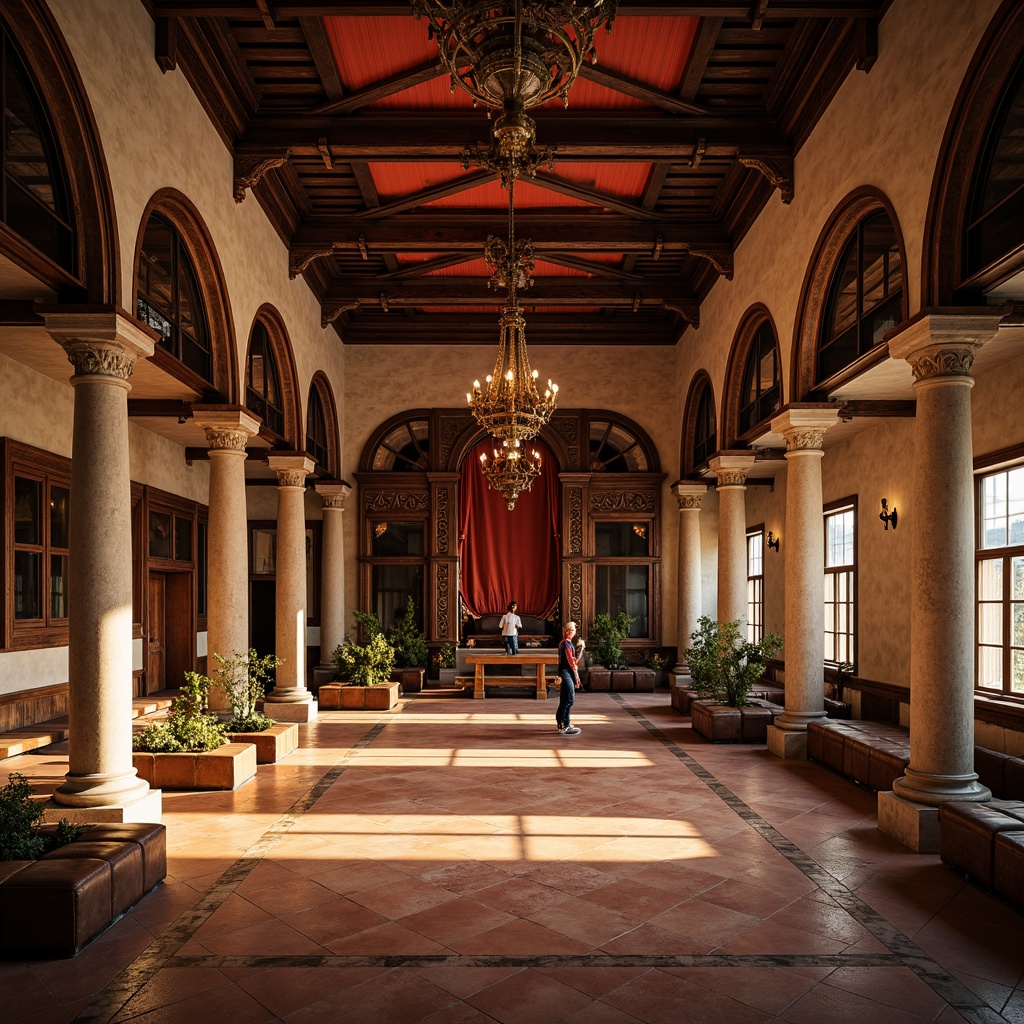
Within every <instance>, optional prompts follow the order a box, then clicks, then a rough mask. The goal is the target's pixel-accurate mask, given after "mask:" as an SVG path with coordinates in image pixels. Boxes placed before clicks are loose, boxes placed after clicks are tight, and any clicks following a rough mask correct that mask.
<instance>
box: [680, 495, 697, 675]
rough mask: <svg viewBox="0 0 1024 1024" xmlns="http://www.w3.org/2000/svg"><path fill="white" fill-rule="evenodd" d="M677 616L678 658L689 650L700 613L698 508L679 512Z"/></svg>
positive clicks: (682, 509)
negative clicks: (691, 636)
mask: <svg viewBox="0 0 1024 1024" xmlns="http://www.w3.org/2000/svg"><path fill="white" fill-rule="evenodd" d="M677 589H678V605H679V607H678V614H677V624H676V644H677V646H678V648H679V656H680V659H681V658H682V655H683V651H685V650H686V648H687V647H689V646H690V634H691V633H693V632H695V631H696V629H697V621H698V619H700V612H701V559H700V508H681V509H680V510H679V565H678V588H677Z"/></svg>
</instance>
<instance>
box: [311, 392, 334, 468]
mask: <svg viewBox="0 0 1024 1024" xmlns="http://www.w3.org/2000/svg"><path fill="white" fill-rule="evenodd" d="M306 452H307V453H308V454H309V455H310V456H312V457H313V458H314V459H316V463H317V466H318V467H319V468H320V469H322V470H323V471H324V472H328V469H329V467H328V464H327V463H328V448H327V417H326V416H325V415H324V403H323V399H322V398H321V397H320V389H319V388H318V387H317V386H316V384H313V385H312V386H311V387H310V389H309V407H308V409H307V410H306Z"/></svg>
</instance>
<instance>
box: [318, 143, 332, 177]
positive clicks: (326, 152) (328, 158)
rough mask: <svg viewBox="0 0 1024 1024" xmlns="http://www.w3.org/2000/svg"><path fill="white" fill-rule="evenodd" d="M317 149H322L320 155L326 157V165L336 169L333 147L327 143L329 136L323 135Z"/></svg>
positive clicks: (329, 168)
mask: <svg viewBox="0 0 1024 1024" xmlns="http://www.w3.org/2000/svg"><path fill="white" fill-rule="evenodd" d="M317 149H319V150H320V155H321V156H322V157H323V159H324V167H326V168H327V170H329V171H333V170H334V157H333V156H332V155H331V147H330V146H329V145H328V144H327V136H326V135H321V136H320V141H319V142H318V143H317Z"/></svg>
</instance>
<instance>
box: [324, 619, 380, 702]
mask: <svg viewBox="0 0 1024 1024" xmlns="http://www.w3.org/2000/svg"><path fill="white" fill-rule="evenodd" d="M355 615H356V618H357V620H359V619H360V617H361V616H362V617H363V620H365V617H366V616H367V613H366V612H356V613H355ZM372 618H373V622H374V624H376V622H377V619H376V616H372ZM331 657H332V659H333V661H334V664H335V665H336V666H337V669H338V679H339V680H340V681H341V685H340V686H335V685H334V684H331V683H327V684H325V685H324V686H321V687H320V706H321V707H324V708H329V707H341V708H342V709H343V710H363V709H365V710H373V711H390V710H391V708H393V707H394V706H395V705H396V704H397V703H398V686H399V684H398V682H396V681H393V680H392V679H391V670H392V669H393V668H394V664H395V649H394V647H393V646H392V645H391V642H390V641H389V640H388V638H387V637H386V636H385V635H384V633H383V632H381V630H380V626H379V625H377V626H376V630H375V631H373V632H372V633H371V635H370V637H369V639H368V640H367V641H366V643H365V644H357V643H356V642H355V641H354V640H352V639H350V638H349V637H346V638H345V641H344V643H341V644H339V645H338V646H337V647H335V649H334V653H333V654H332V656H331ZM325 691H326V692H325ZM335 699H337V701H338V703H337V704H335V703H334V700H335Z"/></svg>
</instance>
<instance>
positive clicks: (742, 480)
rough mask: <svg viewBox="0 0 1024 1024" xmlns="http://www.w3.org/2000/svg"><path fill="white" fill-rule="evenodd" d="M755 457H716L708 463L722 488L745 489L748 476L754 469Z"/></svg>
mask: <svg viewBox="0 0 1024 1024" xmlns="http://www.w3.org/2000/svg"><path fill="white" fill-rule="evenodd" d="M755 461H756V459H755V457H754V456H753V455H716V456H715V457H714V458H713V459H711V461H710V462H709V463H708V467H709V468H710V469H711V472H712V473H714V474H715V477H716V478H717V480H718V486H719V487H720V488H721V487H744V486H746V483H747V474H748V473H749V472H750V471H751V469H753V468H754V462H755Z"/></svg>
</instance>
